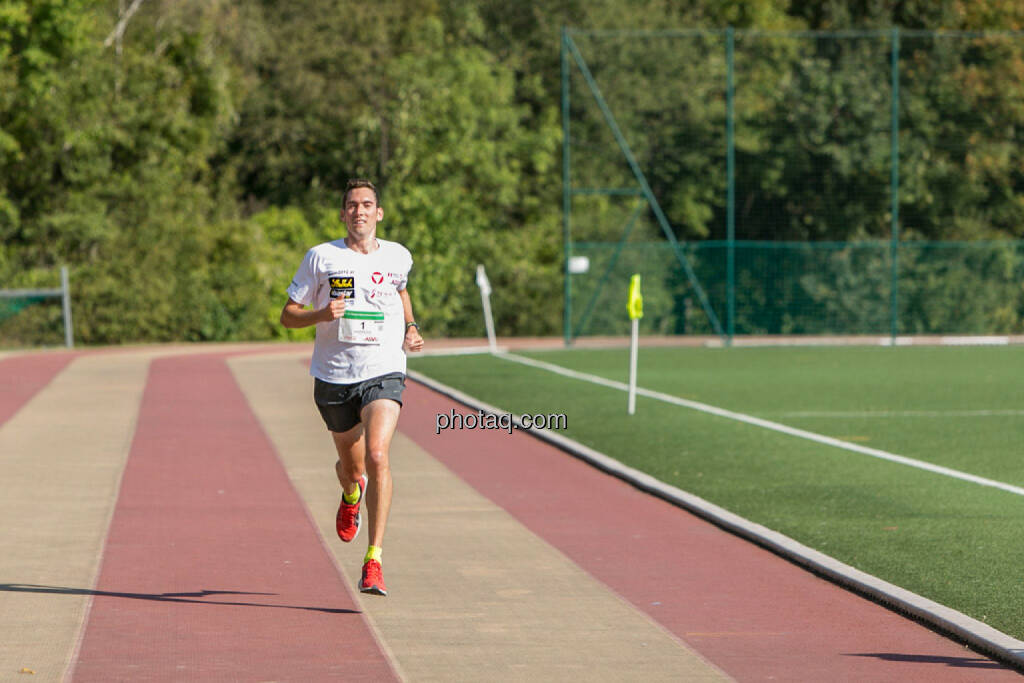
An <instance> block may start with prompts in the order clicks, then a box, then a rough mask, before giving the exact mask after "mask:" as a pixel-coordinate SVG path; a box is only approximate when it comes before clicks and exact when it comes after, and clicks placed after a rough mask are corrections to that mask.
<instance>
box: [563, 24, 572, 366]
mask: <svg viewBox="0 0 1024 683" xmlns="http://www.w3.org/2000/svg"><path fill="white" fill-rule="evenodd" d="M568 39H569V32H568V29H567V28H566V27H565V26H563V27H562V47H561V62H562V241H563V242H564V243H565V258H564V261H565V263H564V264H563V277H564V278H565V306H564V307H563V309H562V310H563V313H562V317H563V335H564V337H565V345H566V346H569V345H571V344H572V327H571V325H572V303H571V302H572V282H571V279H570V274H569V258H570V256H571V255H572V250H571V246H572V245H571V243H570V240H571V236H570V233H569V225H570V224H569V214H570V213H571V212H572V186H571V183H572V178H571V177H570V175H569V48H568Z"/></svg>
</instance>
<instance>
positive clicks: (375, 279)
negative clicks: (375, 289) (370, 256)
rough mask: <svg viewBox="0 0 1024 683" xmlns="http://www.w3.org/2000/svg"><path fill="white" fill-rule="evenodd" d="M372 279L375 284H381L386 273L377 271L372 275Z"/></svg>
mask: <svg viewBox="0 0 1024 683" xmlns="http://www.w3.org/2000/svg"><path fill="white" fill-rule="evenodd" d="M370 279H371V280H373V284H375V285H379V284H381V283H382V282H384V275H383V274H382V273H379V272H375V273H374V274H373V275H371V276H370Z"/></svg>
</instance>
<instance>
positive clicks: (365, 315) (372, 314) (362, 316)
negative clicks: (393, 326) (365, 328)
mask: <svg viewBox="0 0 1024 683" xmlns="http://www.w3.org/2000/svg"><path fill="white" fill-rule="evenodd" d="M342 317H343V318H348V319H349V320H384V314H383V313H381V312H380V311H349V310H346V311H345V315H343V316H342Z"/></svg>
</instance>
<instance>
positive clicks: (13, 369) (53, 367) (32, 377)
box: [0, 353, 75, 425]
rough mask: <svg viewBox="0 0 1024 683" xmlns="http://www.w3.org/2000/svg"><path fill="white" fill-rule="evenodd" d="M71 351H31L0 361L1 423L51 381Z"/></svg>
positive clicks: (63, 366) (67, 360)
mask: <svg viewBox="0 0 1024 683" xmlns="http://www.w3.org/2000/svg"><path fill="white" fill-rule="evenodd" d="M74 357H75V354H73V353H34V354H26V355H24V356H14V357H12V358H4V359H2V360H0V425H2V424H3V423H5V422H7V421H8V420H9V419H11V417H13V416H14V414H15V413H16V412H18V409H19V408H21V406H23V405H25V404H26V403H28V402H29V401H30V400H31V399H32V397H33V396H35V395H36V393H37V392H38V391H39V390H40V389H42V388H43V387H45V386H46V385H47V384H49V383H50V380H52V379H53V378H54V377H55V376H56V375H57V373H58V372H60V371H61V370H63V369H64V368H65V367H66V366H67V364H68V363H70V362H71V359H72V358H74Z"/></svg>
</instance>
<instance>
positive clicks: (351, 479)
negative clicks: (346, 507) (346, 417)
mask: <svg viewBox="0 0 1024 683" xmlns="http://www.w3.org/2000/svg"><path fill="white" fill-rule="evenodd" d="M331 436H332V437H334V447H335V448H336V449H337V450H338V462H336V463H334V472H335V473H336V474H337V475H338V483H339V484H341V488H342V489H344V491H345V493H347V494H348V495H352V494H354V493H355V492H356V484H357V483H358V482H359V477H361V476H363V474H364V473H365V472H366V443H365V441H364V440H363V425H361V424H357V425H356V426H355V427H353V428H352V429H350V430H348V431H347V432H331ZM363 493H366V492H365V491H364V492H363Z"/></svg>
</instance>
